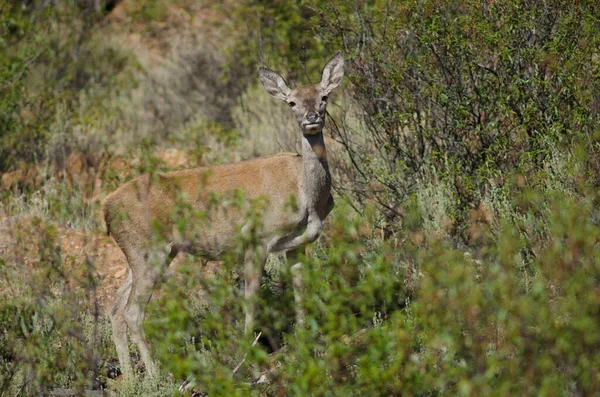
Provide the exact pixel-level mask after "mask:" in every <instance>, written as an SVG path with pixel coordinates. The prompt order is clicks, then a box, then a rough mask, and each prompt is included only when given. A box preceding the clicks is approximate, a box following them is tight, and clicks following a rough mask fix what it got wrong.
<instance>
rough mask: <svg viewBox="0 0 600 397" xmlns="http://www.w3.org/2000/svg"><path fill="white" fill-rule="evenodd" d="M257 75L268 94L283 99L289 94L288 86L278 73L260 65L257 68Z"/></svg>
mask: <svg viewBox="0 0 600 397" xmlns="http://www.w3.org/2000/svg"><path fill="white" fill-rule="evenodd" d="M259 75H260V81H261V82H262V85H263V86H264V87H265V90H267V92H268V93H269V94H270V95H272V96H274V97H275V98H279V99H281V100H284V101H285V100H286V99H287V97H288V96H289V95H290V92H291V90H290V87H288V85H287V84H286V82H285V80H284V79H283V77H281V76H280V75H279V74H277V73H275V72H274V71H272V70H271V69H267V68H264V67H262V66H261V67H260V68H259Z"/></svg>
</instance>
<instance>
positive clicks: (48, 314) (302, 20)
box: [0, 0, 600, 396]
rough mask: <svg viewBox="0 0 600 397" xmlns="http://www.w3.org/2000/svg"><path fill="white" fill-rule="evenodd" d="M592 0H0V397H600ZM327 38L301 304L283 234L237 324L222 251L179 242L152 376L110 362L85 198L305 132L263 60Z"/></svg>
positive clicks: (597, 88) (233, 274)
mask: <svg viewBox="0 0 600 397" xmlns="http://www.w3.org/2000/svg"><path fill="white" fill-rule="evenodd" d="M599 16H600V5H599V4H598V3H597V2H596V1H584V0H579V1H562V0H548V1H544V2H541V1H534V0H518V1H517V0H515V1H508V0H507V1H503V0H497V1H486V2H479V1H467V0H460V1H450V0H402V1H383V0H372V1H367V0H356V1H352V2H349V1H344V0H328V1H324V0H302V1H292V0H280V1H272V2H271V1H261V0H224V1H221V2H218V4H214V2H212V1H208V0H199V1H192V0H175V1H171V2H166V1H160V0H139V1H131V0H122V1H118V0H110V1H109V0H94V1H92V0H86V1H76V0H59V1H52V2H48V1H25V2H21V1H16V0H3V1H2V2H0V395H11V396H38V395H50V393H51V392H52V390H54V389H55V388H67V389H72V390H75V391H77V392H78V393H83V391H84V390H90V389H94V390H99V389H106V390H109V391H110V392H111V393H113V395H119V396H139V395H144V396H165V395H209V396H237V395H240V396H242V395H243V396H245V395H256V396H287V395H291V396H309V395H315V396H316V395H319V396H320V395H323V396H338V395H339V396H379V395H381V396H392V395H409V396H430V395H465V396H487V395H531V396H538V395H546V396H555V395H556V396H562V395H565V396H591V395H598V394H600V213H599V208H600V186H599V185H600V180H599V175H600V19H599ZM338 50H341V51H343V53H344V57H345V59H346V76H347V77H346V78H345V79H344V81H343V83H342V86H341V87H340V88H338V92H337V93H336V94H334V95H333V96H332V98H331V104H330V106H329V113H330V114H329V117H328V120H327V124H326V131H325V135H326V143H327V145H328V156H329V162H330V167H331V169H332V174H333V177H334V196H335V200H336V208H335V209H334V211H333V212H332V213H331V215H330V216H329V218H328V223H327V225H326V227H325V231H324V233H323V235H322V236H321V237H320V238H319V240H318V241H317V242H315V243H314V244H313V245H312V246H311V247H310V250H309V255H307V257H306V258H305V260H306V263H307V266H306V267H305V279H306V281H305V290H306V291H305V296H306V300H305V301H304V302H303V306H304V308H305V310H306V312H307V326H306V327H304V328H301V329H300V328H295V325H294V313H295V312H294V310H295V302H294V296H293V291H292V285H291V274H290V269H289V268H288V267H287V266H285V260H284V258H283V257H282V256H276V255H274V256H272V257H271V258H269V261H268V263H267V268H266V271H265V273H266V274H265V276H266V277H264V279H263V285H262V288H261V296H260V302H259V303H258V305H257V308H258V310H257V311H258V319H257V320H256V327H255V328H256V329H255V331H256V334H258V333H259V332H261V337H260V338H259V340H258V343H257V344H255V345H253V344H252V342H253V340H250V338H244V337H243V328H244V316H243V310H244V307H243V296H244V294H243V281H242V271H241V269H240V267H239V265H238V264H237V261H236V259H235V258H234V257H226V258H223V260H222V261H221V262H206V261H203V260H200V259H198V258H193V257H185V256H181V257H178V258H177V259H176V263H175V264H174V265H173V266H172V269H170V270H169V274H168V275H167V276H166V277H165V279H164V280H163V281H162V286H161V288H160V292H158V291H157V293H156V294H155V295H154V298H153V300H152V301H151V303H150V306H149V313H148V316H147V319H146V323H145V331H146V334H147V336H148V337H149V339H150V341H151V342H152V348H153V350H154V354H155V357H156V358H157V361H158V362H159V363H160V369H161V373H162V376H161V377H160V378H159V379H148V378H147V377H144V367H143V365H142V363H141V362H140V363H139V364H137V365H136V368H135V370H136V379H134V380H131V381H123V380H122V379H121V378H120V376H119V375H120V369H119V368H118V360H117V355H116V351H115V348H114V345H113V343H112V340H111V328H110V324H109V321H108V318H107V316H106V314H105V309H106V307H107V305H108V303H109V302H110V301H111V300H112V298H113V297H114V295H115V293H116V290H117V288H118V287H119V286H120V285H121V284H122V283H123V282H124V280H125V277H126V272H127V270H126V265H125V264H126V262H125V259H124V256H123V255H122V254H121V252H120V251H119V249H118V248H117V247H116V246H115V245H114V243H113V242H112V240H111V239H110V238H108V237H107V236H106V234H105V230H104V226H103V223H102V222H101V220H100V215H99V213H100V209H99V208H100V202H101V200H102V199H103V198H104V197H105V196H106V195H107V194H108V193H110V192H111V191H113V190H114V189H115V188H116V187H118V186H120V185H121V184H122V183H124V182H125V181H127V180H130V179H131V178H133V177H135V176H137V175H141V174H145V173H155V172H160V171H165V170H170V169H183V168H191V167H195V166H199V165H213V164H221V163H229V162H236V161H241V160H245V159H250V158H254V157H257V156H261V155H267V154H272V153H277V152H280V151H295V150H298V144H299V140H300V131H299V129H298V127H297V125H295V121H294V120H293V117H292V112H291V111H290V109H288V108H287V107H286V106H285V105H284V104H281V103H280V102H279V101H276V100H274V99H273V98H271V97H269V96H268V94H267V93H266V92H264V90H263V88H262V87H261V86H260V83H259V80H258V71H257V70H258V66H260V65H266V66H269V67H270V68H272V69H273V70H277V71H279V72H281V73H282V75H283V76H284V77H285V78H286V79H287V81H288V82H290V83H291V84H292V85H294V84H305V83H315V82H317V81H318V79H319V78H320V77H319V76H320V73H321V69H320V68H322V66H323V65H324V63H325V62H326V60H327V59H329V58H330V57H331V55H333V54H334V53H335V52H336V51H338ZM226 204H227V203H226ZM227 205H229V204H227ZM240 205H243V204H240ZM182 210H183V209H182ZM250 210H251V212H252V215H253V216H254V217H255V218H253V219H258V220H260V212H261V208H260V205H258V204H257V205H255V206H253V207H250ZM183 219H187V220H188V221H190V220H192V219H193V217H192V216H189V217H187V216H183ZM258 222H259V223H260V221H258ZM184 226H185V225H184ZM184 226H182V227H184ZM244 244H247V241H242V240H240V242H239V247H238V248H239V250H240V252H241V249H242V246H243V245H244ZM131 348H132V351H133V352H134V354H135V355H136V357H135V360H133V361H134V362H136V361H138V359H139V355H138V353H137V351H136V350H135V346H134V345H133V344H131ZM244 358H245V362H244V364H243V365H242V366H241V367H240V368H241V369H240V370H239V372H237V373H235V374H234V368H235V367H236V366H237V365H238V364H239V363H240V362H241V361H242V359H244ZM190 376H193V380H192V381H191V386H190V387H189V388H188V389H187V390H185V391H179V386H180V385H181V383H182V382H183V381H184V380H186V379H188V378H189V377H190ZM190 379H191V378H190Z"/></svg>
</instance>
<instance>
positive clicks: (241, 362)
mask: <svg viewBox="0 0 600 397" xmlns="http://www.w3.org/2000/svg"><path fill="white" fill-rule="evenodd" d="M261 335H262V332H259V333H258V335H257V336H256V339H254V342H252V346H256V344H257V343H258V338H260V336H261ZM247 355H248V354H244V358H243V359H242V361H240V363H239V364H238V365H237V366H236V367H235V368H234V369H233V376H235V374H237V372H238V371H239V370H240V368H241V367H242V365H243V364H244V362H245V361H246V356H247Z"/></svg>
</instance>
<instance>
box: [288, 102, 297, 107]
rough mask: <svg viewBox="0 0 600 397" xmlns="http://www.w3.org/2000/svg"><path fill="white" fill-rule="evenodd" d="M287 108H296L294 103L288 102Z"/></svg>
mask: <svg viewBox="0 0 600 397" xmlns="http://www.w3.org/2000/svg"><path fill="white" fill-rule="evenodd" d="M288 106H289V107H291V108H293V107H294V106H296V102H288Z"/></svg>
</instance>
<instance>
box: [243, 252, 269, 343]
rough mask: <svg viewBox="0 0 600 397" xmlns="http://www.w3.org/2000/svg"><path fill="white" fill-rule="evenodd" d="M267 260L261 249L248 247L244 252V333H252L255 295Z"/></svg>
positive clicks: (265, 253)
mask: <svg viewBox="0 0 600 397" xmlns="http://www.w3.org/2000/svg"><path fill="white" fill-rule="evenodd" d="M266 260H267V252H266V251H265V250H264V248H263V247H250V248H248V249H247V250H246V253H245V258H244V298H245V300H246V322H245V325H244V333H245V334H246V335H247V334H251V333H252V331H254V314H255V313H254V310H255V307H256V293H257V292H258V290H259V289H260V282H261V278H262V273H263V269H264V266H265V262H266Z"/></svg>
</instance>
